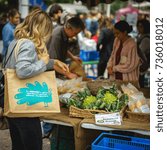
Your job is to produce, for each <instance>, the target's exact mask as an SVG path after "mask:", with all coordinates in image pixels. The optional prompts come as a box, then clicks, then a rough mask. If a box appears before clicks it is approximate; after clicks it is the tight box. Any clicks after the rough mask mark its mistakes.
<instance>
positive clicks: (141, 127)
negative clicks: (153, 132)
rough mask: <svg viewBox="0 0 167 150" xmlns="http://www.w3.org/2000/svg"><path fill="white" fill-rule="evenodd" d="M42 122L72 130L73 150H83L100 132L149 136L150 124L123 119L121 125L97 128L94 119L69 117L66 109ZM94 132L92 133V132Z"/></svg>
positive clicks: (45, 118)
mask: <svg viewBox="0 0 167 150" xmlns="http://www.w3.org/2000/svg"><path fill="white" fill-rule="evenodd" d="M42 120H44V122H48V123H52V124H57V125H63V126H70V127H73V129H74V140H75V150H85V149H86V146H87V145H88V144H90V140H92V139H93V138H96V137H97V136H98V135H99V134H100V133H101V132H99V133H98V132H97V130H101V131H112V130H123V131H133V132H135V133H140V134H144V135H149V133H150V132H149V130H150V124H149V123H144V122H143V123H141V122H140V123H137V122H133V121H131V120H128V119H123V122H122V125H110V126H99V125H95V123H94V119H81V118H74V117H69V111H68V109H64V108H63V109H61V113H57V114H56V115H54V116H51V115H49V116H45V117H43V118H42ZM93 131H94V132H93Z"/></svg>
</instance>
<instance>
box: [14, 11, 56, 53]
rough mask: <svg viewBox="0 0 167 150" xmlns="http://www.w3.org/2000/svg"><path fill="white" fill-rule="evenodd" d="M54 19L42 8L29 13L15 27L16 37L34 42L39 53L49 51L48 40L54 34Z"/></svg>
mask: <svg viewBox="0 0 167 150" xmlns="http://www.w3.org/2000/svg"><path fill="white" fill-rule="evenodd" d="M52 29H53V25H52V21H51V19H50V17H49V16H48V14H47V13H46V12H44V11H42V10H41V9H35V10H33V11H32V12H30V13H29V15H28V16H27V17H26V18H25V20H24V21H23V22H22V23H21V24H19V25H18V26H17V27H16V29H15V38H16V39H21V38H26V39H30V40H32V41H33V42H34V44H35V47H36V50H37V53H38V54H41V53H47V49H46V42H47V41H48V40H49V38H50V36H51V34H52Z"/></svg>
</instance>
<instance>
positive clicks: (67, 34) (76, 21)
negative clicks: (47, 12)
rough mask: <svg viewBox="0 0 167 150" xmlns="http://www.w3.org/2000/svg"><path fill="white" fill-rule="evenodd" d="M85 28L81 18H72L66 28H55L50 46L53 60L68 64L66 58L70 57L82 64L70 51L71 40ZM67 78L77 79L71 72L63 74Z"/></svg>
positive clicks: (65, 25)
mask: <svg viewBox="0 0 167 150" xmlns="http://www.w3.org/2000/svg"><path fill="white" fill-rule="evenodd" d="M84 28H85V25H84V23H83V21H82V20H81V19H80V18H79V17H72V18H70V19H68V20H67V22H66V23H65V24H64V26H58V27H56V28H54V30H53V33H52V38H51V42H50V44H49V45H48V50H49V55H50V58H52V59H59V60H60V61H62V62H64V63H65V62H66V58H67V57H69V58H71V59H72V60H73V61H76V62H77V63H81V59H80V58H79V57H77V56H74V55H73V54H72V53H71V52H70V51H69V49H68V47H69V38H72V37H74V36H76V35H77V34H78V33H79V32H81V31H82V30H83V29H84ZM61 74H63V75H64V76H66V77H67V78H70V79H72V78H75V77H77V76H76V75H75V74H73V73H71V72H62V73H61Z"/></svg>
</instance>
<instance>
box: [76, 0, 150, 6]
mask: <svg viewBox="0 0 167 150" xmlns="http://www.w3.org/2000/svg"><path fill="white" fill-rule="evenodd" d="M76 1H82V2H83V3H86V4H87V5H88V6H96V5H98V4H99V3H106V4H110V3H112V2H114V1H115V0H76ZM121 1H128V0H121ZM133 1H134V2H138V3H141V2H143V1H148V2H150V0H133Z"/></svg>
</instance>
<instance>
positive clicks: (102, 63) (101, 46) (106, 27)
mask: <svg viewBox="0 0 167 150" xmlns="http://www.w3.org/2000/svg"><path fill="white" fill-rule="evenodd" d="M113 43H114V33H113V25H112V23H111V20H110V19H109V18H107V17H106V18H104V19H103V21H102V23H101V25H100V36H99V38H98V42H97V51H99V56H100V57H99V63H98V76H102V77H104V72H105V69H106V66H107V62H108V60H109V58H110V56H111V51H112V48H113Z"/></svg>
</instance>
